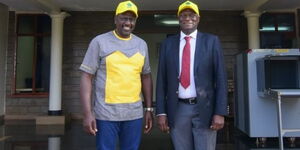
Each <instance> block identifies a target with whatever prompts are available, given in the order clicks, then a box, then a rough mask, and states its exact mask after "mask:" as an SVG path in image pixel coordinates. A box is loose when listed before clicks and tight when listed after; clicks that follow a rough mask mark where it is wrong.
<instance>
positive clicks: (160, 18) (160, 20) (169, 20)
mask: <svg viewBox="0 0 300 150" xmlns="http://www.w3.org/2000/svg"><path fill="white" fill-rule="evenodd" d="M154 20H155V24H157V25H162V26H178V25H179V21H178V19H177V16H176V15H170V14H167V15H166V14H155V15H154Z"/></svg>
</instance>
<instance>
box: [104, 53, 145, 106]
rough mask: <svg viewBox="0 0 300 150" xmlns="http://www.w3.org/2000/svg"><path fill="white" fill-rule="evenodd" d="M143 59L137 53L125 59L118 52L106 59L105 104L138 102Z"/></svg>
mask: <svg viewBox="0 0 300 150" xmlns="http://www.w3.org/2000/svg"><path fill="white" fill-rule="evenodd" d="M144 58H145V56H143V55H142V54H140V53H139V52H137V53H135V54H134V55H132V56H131V57H127V56H126V55H124V54H123V53H122V52H120V51H115V52H113V53H112V54H110V55H109V56H108V57H107V58H106V73H107V74H106V84H105V102H106V103H110V104H119V103H134V102H137V101H139V100H140V93H141V72H142V69H143V65H144Z"/></svg>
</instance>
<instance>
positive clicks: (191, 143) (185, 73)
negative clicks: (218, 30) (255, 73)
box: [156, 1, 227, 150]
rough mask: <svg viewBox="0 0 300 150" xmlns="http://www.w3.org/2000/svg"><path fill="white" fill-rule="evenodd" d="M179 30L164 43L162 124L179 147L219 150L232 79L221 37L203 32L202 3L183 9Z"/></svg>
mask: <svg viewBox="0 0 300 150" xmlns="http://www.w3.org/2000/svg"><path fill="white" fill-rule="evenodd" d="M177 15H178V19H179V24H180V29H181V32H180V34H177V35H174V36H170V37H168V38H167V39H166V40H165V41H164V42H163V43H162V45H161V49H160V55H159V66H158V73H157V82H156V83H157V84H156V85H157V86H156V115H157V120H158V126H159V128H160V129H161V130H162V131H164V132H169V131H170V135H171V138H172V141H173V144H174V148H175V150H214V149H215V145H216V132H217V130H220V129H221V128H223V126H224V116H225V115H227V110H226V108H227V78H226V71H225V67H224V59H223V52H222V49H221V46H220V41H219V39H218V37H217V36H215V35H212V34H208V33H201V32H198V30H197V28H198V24H199V21H200V13H199V10H198V6H197V5H196V4H195V3H193V2H191V1H186V2H184V3H182V4H181V5H180V6H179V8H178V13H177Z"/></svg>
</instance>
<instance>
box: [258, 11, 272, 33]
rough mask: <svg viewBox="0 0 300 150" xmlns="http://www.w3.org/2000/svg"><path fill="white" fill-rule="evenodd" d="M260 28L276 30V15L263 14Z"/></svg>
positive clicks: (261, 29) (262, 29) (267, 30)
mask: <svg viewBox="0 0 300 150" xmlns="http://www.w3.org/2000/svg"><path fill="white" fill-rule="evenodd" d="M259 22H260V29H259V31H266V32H269V31H275V17H274V15H269V14H263V15H262V16H261V17H260V21H259Z"/></svg>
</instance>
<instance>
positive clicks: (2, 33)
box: [0, 3, 8, 116]
mask: <svg viewBox="0 0 300 150" xmlns="http://www.w3.org/2000/svg"><path fill="white" fill-rule="evenodd" d="M7 38H8V7H7V6H5V5H3V4H1V3H0V116H2V115H4V111H5V88H6V86H5V81H6V80H5V78H6V76H5V73H6V63H5V62H6V49H7Z"/></svg>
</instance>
